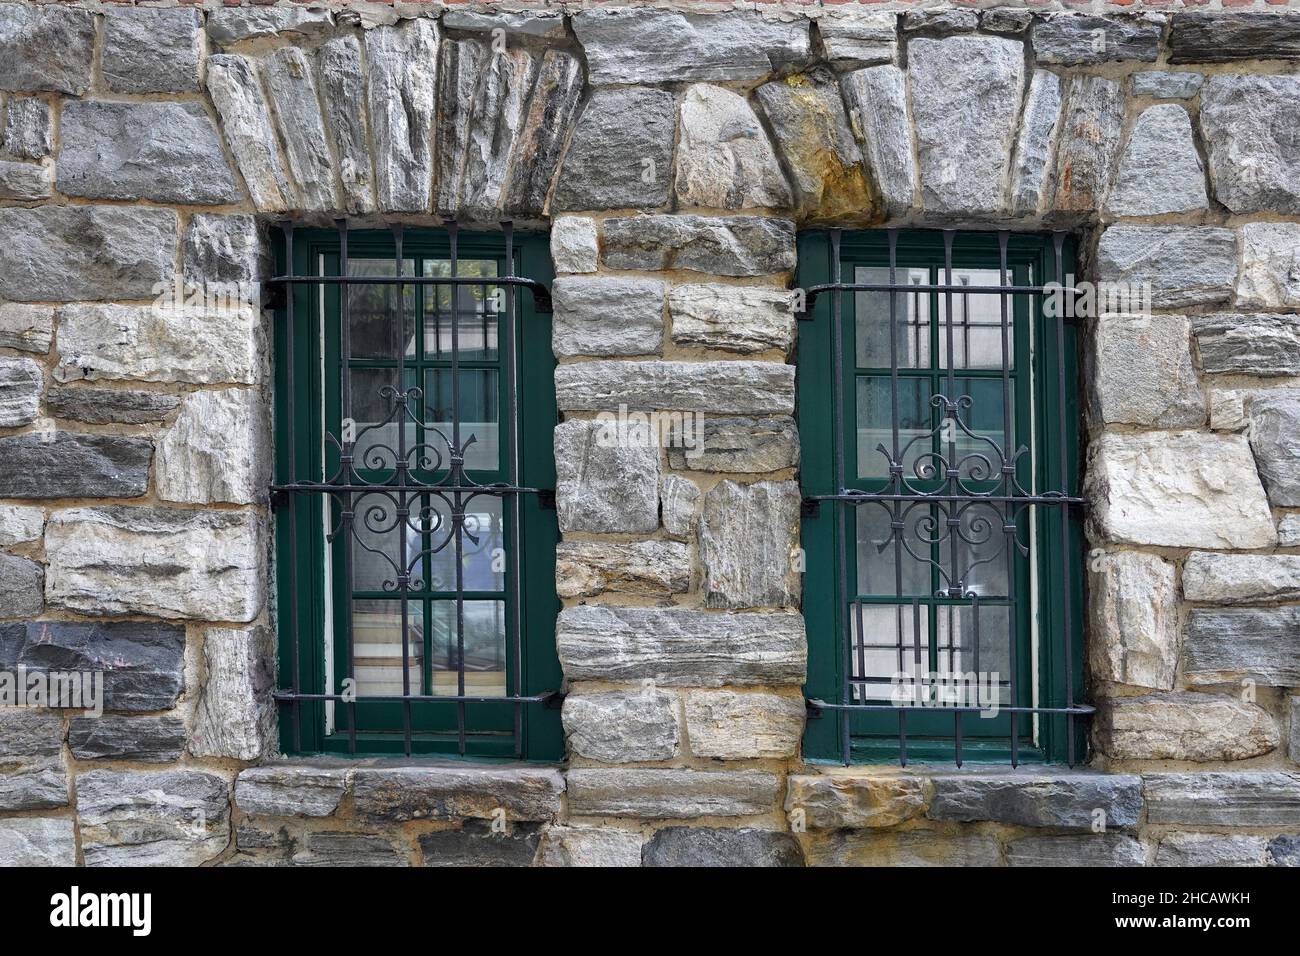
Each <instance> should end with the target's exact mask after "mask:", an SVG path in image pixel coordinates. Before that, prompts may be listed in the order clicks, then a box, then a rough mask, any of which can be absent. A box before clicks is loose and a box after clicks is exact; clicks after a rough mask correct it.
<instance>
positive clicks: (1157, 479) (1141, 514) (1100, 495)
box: [1085, 432, 1277, 549]
mask: <svg viewBox="0 0 1300 956" xmlns="http://www.w3.org/2000/svg"><path fill="white" fill-rule="evenodd" d="M1088 458H1089V469H1088V479H1087V482H1086V486H1087V487H1086V492H1085V494H1086V496H1087V497H1088V499H1089V500H1090V501H1092V503H1093V514H1092V516H1091V521H1092V524H1093V527H1094V528H1095V529H1096V531H1097V532H1098V536H1099V537H1101V538H1103V539H1105V540H1107V541H1114V542H1116V543H1119V544H1146V545H1156V546H1163V547H1170V548H1240V549H1246V548H1262V547H1268V546H1269V545H1272V544H1273V543H1274V542H1275V541H1276V540H1277V529H1276V528H1275V527H1274V525H1273V519H1272V516H1271V515H1270V514H1269V511H1268V501H1267V500H1266V499H1265V497H1264V489H1263V487H1262V486H1261V485H1260V484H1259V478H1258V476H1257V475H1256V474H1255V461H1254V458H1253V457H1252V456H1251V454H1250V447H1249V445H1247V443H1246V439H1245V437H1244V436H1242V435H1223V434H1213V435H1206V434H1201V433H1196V432H1149V433H1145V434H1132V435H1119V434H1113V433H1108V434H1104V435H1102V436H1101V437H1100V438H1099V439H1098V440H1097V441H1095V442H1094V443H1093V445H1092V448H1091V449H1090V450H1089V456H1088Z"/></svg>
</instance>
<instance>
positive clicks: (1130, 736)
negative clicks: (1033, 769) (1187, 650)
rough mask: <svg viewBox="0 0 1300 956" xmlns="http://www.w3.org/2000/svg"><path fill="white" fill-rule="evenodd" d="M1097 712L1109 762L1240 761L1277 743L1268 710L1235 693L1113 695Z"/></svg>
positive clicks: (1097, 724)
mask: <svg viewBox="0 0 1300 956" xmlns="http://www.w3.org/2000/svg"><path fill="white" fill-rule="evenodd" d="M1098 710H1099V713H1098V716H1097V719H1096V722H1095V724H1094V727H1095V736H1096V740H1097V745H1098V747H1099V749H1100V750H1101V751H1102V752H1103V753H1105V754H1107V755H1108V756H1110V757H1111V758H1112V759H1115V760H1190V761H1193V762H1195V763H1210V762H1213V761H1216V760H1245V759H1246V758H1248V757H1258V756H1259V755H1260V754H1266V753H1268V752H1269V751H1272V750H1275V749H1277V745H1278V733H1277V728H1276V727H1275V726H1274V725H1273V721H1272V719H1271V718H1270V717H1269V715H1268V712H1267V711H1265V710H1263V709H1262V708H1260V707H1257V706H1256V705H1254V704H1250V703H1246V702H1245V701H1241V700H1238V699H1237V698H1235V697H1216V696H1213V695H1210V694H1189V693H1181V694H1164V695H1161V696H1156V697H1114V698H1110V699H1107V700H1105V701H1103V702H1102V706H1101V707H1099V709H1098ZM1151 822H1153V823H1154V822H1155V821H1154V820H1152V821H1151Z"/></svg>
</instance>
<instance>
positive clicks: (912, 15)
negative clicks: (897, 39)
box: [903, 8, 979, 36]
mask: <svg viewBox="0 0 1300 956" xmlns="http://www.w3.org/2000/svg"><path fill="white" fill-rule="evenodd" d="M978 25H979V13H978V12H977V11H975V10H965V9H961V8H956V9H951V10H908V11H906V12H904V14H903V32H904V33H925V34H928V35H931V36H950V35H952V34H954V33H972V32H974V30H975V28H976V27H977V26H978Z"/></svg>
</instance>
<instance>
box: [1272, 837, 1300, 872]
mask: <svg viewBox="0 0 1300 956" xmlns="http://www.w3.org/2000/svg"><path fill="white" fill-rule="evenodd" d="M1268 858H1269V863H1270V865H1272V866H1300V836H1280V837H1274V838H1273V839H1272V840H1270V841H1269V844H1268Z"/></svg>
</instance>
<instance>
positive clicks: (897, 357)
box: [798, 230, 1087, 762]
mask: <svg viewBox="0 0 1300 956" xmlns="http://www.w3.org/2000/svg"><path fill="white" fill-rule="evenodd" d="M891 243H892V247H891ZM946 243H950V244H951V245H950V246H949V247H948V248H947V249H946V248H945V247H946ZM1005 243H1006V246H1005V253H1004V252H1003V250H1002V249H1001V248H1000V243H999V236H998V235H996V234H984V233H959V234H950V235H948V236H945V234H944V233H942V232H930V231H919V230H918V231H903V232H897V233H894V235H893V236H892V238H891V235H890V233H889V232H888V231H879V232H845V233H821V232H818V233H808V234H805V235H803V236H801V238H800V244H799V262H800V266H799V270H800V271H799V283H798V284H799V287H800V288H803V289H805V290H806V289H810V288H812V287H814V286H817V285H819V284H831V285H834V284H836V283H838V284H841V285H843V284H857V285H879V286H892V287H894V291H893V293H892V297H893V307H892V310H891V301H890V300H891V292H890V291H887V290H886V289H876V290H844V289H841V290H840V291H838V292H835V291H829V290H828V291H825V292H822V293H821V294H820V295H819V296H818V297H817V298H816V299H815V301H814V303H813V307H812V309H811V311H810V313H809V315H808V321H805V322H802V323H801V324H800V328H799V352H798V371H799V430H800V437H801V442H802V471H801V474H802V483H803V493H804V496H805V501H806V505H805V509H804V512H805V517H804V519H803V527H802V533H803V542H804V549H805V553H806V561H807V564H806V573H805V576H804V613H805V617H806V620H807V625H808V639H809V656H810V659H809V678H808V685H807V688H806V690H807V694H808V697H809V698H810V699H813V700H816V701H822V702H824V703H826V704H827V705H829V706H828V707H827V708H826V709H824V710H822V711H821V712H820V716H818V717H817V718H816V719H813V720H810V721H809V724H808V732H807V736H806V740H805V754H806V755H807V756H809V757H812V758H827V759H850V760H861V761H872V760H880V761H899V760H903V761H916V760H944V761H950V760H953V759H954V758H955V759H957V760H959V761H961V760H977V759H996V760H1008V759H1010V760H1012V761H1013V762H1019V761H1022V760H1045V759H1046V760H1066V759H1070V757H1071V756H1074V755H1076V754H1077V753H1081V750H1080V748H1081V747H1082V745H1083V740H1084V736H1083V719H1082V717H1083V713H1082V712H1083V711H1086V710H1087V708H1086V707H1081V706H1079V705H1078V701H1079V699H1080V697H1079V694H1080V688H1081V669H1082V668H1081V660H1082V658H1081V648H1082V643H1083V640H1082V633H1081V628H1080V622H1079V616H1080V615H1079V611H1080V608H1081V604H1082V587H1081V578H1080V556H1081V553H1082V538H1081V534H1080V529H1079V521H1078V519H1079V507H1078V501H1077V494H1078V492H1077V483H1078V455H1077V450H1078V446H1079V441H1080V436H1079V409H1078V398H1077V385H1076V378H1077V369H1076V360H1075V349H1076V343H1075V338H1076V330H1075V328H1074V327H1073V325H1072V324H1070V323H1069V322H1066V321H1058V320H1057V319H1056V318H1055V317H1052V316H1049V315H1048V314H1047V309H1045V307H1044V302H1045V301H1046V300H1045V299H1044V297H1042V296H1036V295H1031V294H1028V293H1024V294H1014V295H1013V294H1007V295H1005V296H1004V295H1002V294H999V293H991V292H980V291H965V290H981V289H988V288H990V287H997V288H1005V287H1007V286H1012V287H1017V288H1021V289H1027V288H1030V287H1041V286H1043V285H1044V284H1045V283H1049V282H1052V281H1054V279H1055V277H1056V276H1057V275H1058V258H1059V259H1060V262H1059V264H1060V266H1061V274H1062V275H1064V274H1065V273H1069V272H1072V271H1073V270H1072V268H1070V267H1069V265H1068V262H1069V259H1070V257H1071V256H1072V248H1071V244H1070V243H1069V241H1068V240H1065V241H1062V242H1061V245H1060V246H1059V248H1058V247H1057V246H1056V244H1055V243H1054V241H1053V238H1052V237H1042V236H1032V235H1015V236H1006V237H1005ZM837 253H838V254H837ZM1004 254H1005V259H1004V258H1003V255H1004ZM949 255H950V256H951V258H950V259H948V258H947V256H949ZM891 261H892V268H891ZM949 267H950V268H951V272H949ZM1004 268H1005V277H1004V274H1003V270H1004ZM891 276H892V278H891ZM933 287H941V288H943V291H940V290H939V289H936V288H933ZM953 289H955V290H956V291H951V290H953ZM1004 301H1005V303H1006V309H1005V316H1004V312H1003V302H1004ZM837 308H838V315H836V314H835V311H836V309H837ZM950 316H951V320H950V318H949V317H950ZM837 328H838V339H837V334H836V330H837ZM1057 498H1060V499H1062V500H1061V501H1057V500H1055V499H1057ZM1066 500H1069V501H1071V502H1072V503H1069V504H1067V503H1064V501H1066ZM1067 682H1068V684H1069V685H1070V686H1071V687H1072V691H1073V692H1072V693H1071V692H1070V691H1068V690H1067ZM995 705H996V706H995ZM959 708H960V709H959ZM1076 708H1077V710H1078V711H1079V712H1078V713H1075V714H1072V715H1071V716H1070V717H1068V718H1067V716H1066V715H1065V714H1064V713H1060V712H1059V711H1061V710H1073V709H1076ZM980 710H983V713H980V712H979V711H980ZM1071 736H1073V738H1074V745H1073V747H1071V745H1070V740H1069V738H1070V737H1071ZM1072 750H1073V751H1075V752H1076V754H1072Z"/></svg>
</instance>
